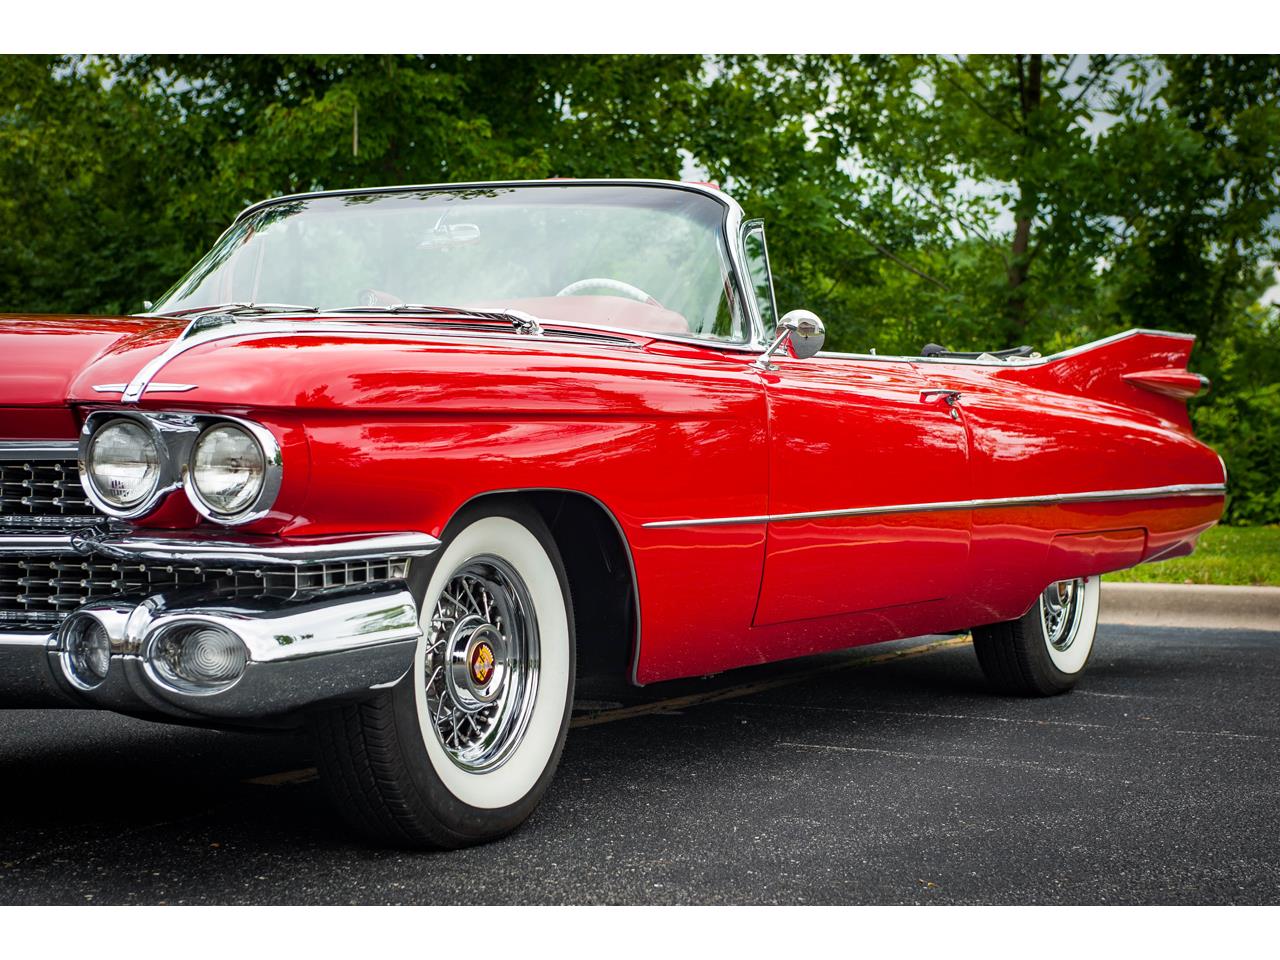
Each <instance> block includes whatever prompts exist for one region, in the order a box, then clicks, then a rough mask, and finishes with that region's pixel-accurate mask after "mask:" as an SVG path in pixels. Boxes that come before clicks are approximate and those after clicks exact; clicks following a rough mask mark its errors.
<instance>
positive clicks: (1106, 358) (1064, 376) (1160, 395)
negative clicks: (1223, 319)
mask: <svg viewBox="0 0 1280 960" xmlns="http://www.w3.org/2000/svg"><path fill="white" fill-rule="evenodd" d="M1195 339H1196V338H1195V337H1194V336H1192V335H1190V334H1186V333H1169V332H1166V331H1162V330H1130V331H1128V332H1127V333H1121V334H1117V335H1116V336H1114V337H1108V338H1107V339H1105V340H1098V341H1095V342H1094V343H1087V344H1085V345H1084V346H1080V347H1076V348H1075V349H1073V350H1067V351H1065V352H1064V353H1059V354H1055V355H1054V356H1052V357H1049V358H1048V362H1047V363H1046V364H1045V365H1044V366H1042V367H1040V368H1039V372H1040V373H1041V374H1042V376H1043V377H1044V381H1043V383H1042V385H1043V386H1044V387H1045V388H1047V389H1050V390H1066V391H1070V392H1072V393H1079V394H1081V395H1084V396H1089V397H1093V398H1095V399H1099V400H1108V401H1111V402H1113V403H1119V404H1122V405H1124V406H1128V407H1134V408H1136V409H1139V410H1145V411H1147V412H1149V413H1152V414H1154V415H1156V416H1157V417H1160V418H1161V419H1162V420H1168V421H1170V422H1172V423H1175V424H1177V425H1179V426H1181V427H1182V428H1183V429H1186V430H1188V431H1189V430H1190V429H1191V419H1190V417H1188V415H1187V401H1188V400H1190V399H1191V398H1192V397H1195V396H1199V395H1201V394H1204V393H1206V392H1208V390H1209V378H1208V377H1204V376H1201V375H1200V374H1198V373H1192V372H1190V371H1189V370H1187V361H1188V359H1189V358H1190V356H1191V347H1192V346H1193V345H1194V344H1195Z"/></svg>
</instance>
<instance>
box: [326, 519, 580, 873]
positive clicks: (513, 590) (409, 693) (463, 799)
mask: <svg viewBox="0 0 1280 960" xmlns="http://www.w3.org/2000/svg"><path fill="white" fill-rule="evenodd" d="M442 541H443V543H444V546H443V549H442V550H441V551H440V552H439V553H438V555H437V556H436V557H434V558H432V560H433V566H432V569H431V574H430V577H429V579H428V581H427V584H426V587H425V593H424V595H423V602H422V606H421V611H422V612H421V624H422V631H423V636H422V639H421V640H419V642H418V646H417V651H416V654H415V657H414V662H413V667H412V668H411V669H410V671H409V673H408V674H407V675H406V676H405V678H404V679H403V680H401V682H400V683H399V684H397V685H396V687H395V688H393V689H392V690H388V691H384V692H383V693H381V694H380V695H378V696H377V697H375V698H373V699H371V700H369V701H367V702H364V703H360V704H352V705H344V706H342V707H338V708H334V709H332V710H329V711H327V712H326V713H325V714H323V715H321V716H320V717H318V718H317V722H316V724H315V728H316V731H317V738H316V739H317V746H318V753H319V756H320V763H321V770H322V774H323V776H324V779H325V782H326V784H327V785H328V787H329V790H330V793H331V795H332V796H333V797H334V799H335V800H336V802H337V804H338V806H339V808H340V809H341V810H342V811H343V813H344V814H345V816H346V818H347V819H348V820H349V821H350V822H351V823H353V824H354V825H355V826H356V827H357V828H358V829H360V830H361V831H362V832H363V833H365V834H366V835H368V836H371V837H373V838H375V839H377V840H380V841H382V842H388V843H394V844H396V845H413V846H427V847H445V848H452V847H460V846H466V845H468V844H471V843H479V842H483V841H486V840H492V839H495V838H497V837H499V836H502V835H503V834H505V833H508V832H510V831H511V830H513V829H514V828H515V827H517V826H519V824H520V823H522V822H523V821H524V820H525V819H526V818H527V817H528V816H529V814H530V813H531V812H532V811H533V809H534V807H535V806H536V805H537V803H538V801H539V800H540V799H541V797H542V794H543V793H544V792H545V791H546V788H547V786H548V784H549V783H550V781H551V778H552V776H553V775H554V772H555V768H556V764H557V763H558V761H559V758H560V752H561V750H562V748H563V746H564V740H565V734H566V732H567V730H568V724H569V717H570V714H571V711H572V704H573V682H574V669H575V650H574V631H573V607H572V603H571V600H570V596H569V587H568V581H567V579H566V576H565V571H564V565H563V563H562V562H561V559H560V555H559V551H558V550H557V549H556V545H555V541H554V540H553V539H552V537H551V534H550V533H549V532H548V530H547V528H546V525H545V524H544V523H543V521H542V519H541V517H539V516H538V514H537V513H536V512H535V511H533V510H532V509H530V508H528V507H525V506H523V505H521V504H519V503H517V502H514V501H503V502H501V503H495V504H491V505H488V506H485V505H483V502H482V504H481V505H479V506H477V507H475V508H468V509H466V510H464V511H462V512H461V513H460V514H459V515H458V517H456V518H455V519H454V521H453V522H452V523H450V525H449V529H448V530H446V532H445V535H444V537H443V538H442Z"/></svg>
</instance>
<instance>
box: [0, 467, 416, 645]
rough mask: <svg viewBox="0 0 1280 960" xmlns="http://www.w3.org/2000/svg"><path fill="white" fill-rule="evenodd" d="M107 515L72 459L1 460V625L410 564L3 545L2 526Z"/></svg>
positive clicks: (295, 587)
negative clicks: (237, 563)
mask: <svg viewBox="0 0 1280 960" xmlns="http://www.w3.org/2000/svg"><path fill="white" fill-rule="evenodd" d="M105 520H106V518H105V517H104V516H103V515H102V514H101V513H99V512H98V511H97V510H96V509H94V507H93V505H92V504H91V503H90V502H89V500H88V499H87V498H86V497H85V495H84V488H83V487H81V485H80V476H79V473H78V472H77V469H76V461H75V460H59V459H37V458H31V459H25V460H0V632H3V631H5V630H21V631H37V632H39V631H52V630H53V629H54V627H56V626H57V625H58V624H59V623H60V622H61V621H62V619H63V618H64V617H66V616H67V614H69V613H71V611H73V610H75V609H76V608H77V607H79V606H81V605H82V604H85V603H88V602H89V601H91V600H101V599H104V598H106V597H111V596H116V595H118V594H129V595H133V596H139V595H147V594H152V593H159V592H162V591H165V590H174V589H180V588H183V587H208V588H209V589H210V590H211V591H212V590H215V589H216V590H217V592H218V594H219V595H220V596H233V597H235V596H239V597H249V596H254V597H278V598H280V599H288V598H291V597H295V596H298V595H300V594H311V593H317V592H322V591H325V590H334V589H339V588H342V587H350V586H357V585H359V584H362V583H385V582H387V581H389V580H401V579H404V577H405V576H407V575H408V571H409V561H408V560H407V559H391V560H368V561H366V560H361V561H339V562H330V563H315V564H308V565H306V566H301V567H281V566H263V567H260V568H251V569H242V568H241V569H225V568H215V567H198V566H178V565H171V564H163V563H134V562H126V561H113V560H109V559H105V558H102V557H86V556H84V555H82V554H79V553H66V554H53V555H49V554H23V553H17V552H5V546H4V533H5V531H6V530H9V531H15V530H32V529H35V530H48V529H52V528H66V529H75V528H77V527H84V526H94V525H97V524H98V523H99V522H100V521H105Z"/></svg>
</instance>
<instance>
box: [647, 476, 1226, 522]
mask: <svg viewBox="0 0 1280 960" xmlns="http://www.w3.org/2000/svg"><path fill="white" fill-rule="evenodd" d="M1226 492H1227V487H1226V484H1225V483H1175V484H1171V485H1169V486H1164V487H1135V488H1132V489H1128V490H1090V491H1086V492H1083V493H1051V494H1044V495H1040V496H1030V497H992V498H989V499H985V500H938V501H933V502H930V503H895V504H887V505H885V506H880V507H850V508H847V509H841V510H811V511H807V512H805V513H769V514H760V515H759V516H753V517H707V518H704V519H691V520H655V521H651V522H649V523H646V524H644V526H645V527H648V528H652V529H657V528H665V527H711V526H726V525H729V524H738V523H780V522H783V521H787V520H822V519H826V518H829V517H869V516H877V515H880V514H886V513H932V512H937V511H941V510H984V509H992V508H1000V507H1031V506H1047V505H1053V504H1056V503H1104V502H1107V501H1111V500H1147V499H1158V498H1161V497H1208V496H1221V495H1223V494H1225V493H1226Z"/></svg>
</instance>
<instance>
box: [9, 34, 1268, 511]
mask: <svg viewBox="0 0 1280 960" xmlns="http://www.w3.org/2000/svg"><path fill="white" fill-rule="evenodd" d="M691 170H698V171H703V172H704V175H705V176H706V177H707V178H708V179H712V180H715V181H717V182H719V183H721V184H722V185H723V186H725V187H726V189H728V190H730V191H731V192H732V193H733V194H734V196H736V197H737V198H738V199H739V200H740V201H741V202H742V203H743V204H744V206H746V207H747V209H748V212H749V213H751V214H752V215H758V216H763V217H765V218H766V219H767V220H768V222H769V249H770V255H771V258H772V261H773V266H774V273H775V277H776V288H777V292H778V298H779V301H780V306H781V307H782V309H784V310H785V309H787V308H789V307H793V306H806V307H809V308H811V309H813V310H816V311H817V312H818V313H820V314H821V315H822V316H823V317H824V318H825V319H826V320H827V325H828V330H829V343H830V344H831V346H832V347H833V348H835V349H845V350H857V351H865V350H868V349H871V348H875V349H876V350H878V351H879V352H881V353H899V354H902V353H906V354H910V353H915V352H917V351H918V350H919V349H920V347H921V346H922V345H923V344H924V343H925V342H929V341H932V342H937V343H942V344H945V345H947V346H950V347H953V348H957V349H980V348H992V347H1003V346H1009V345H1014V344H1018V343H1030V344H1033V345H1034V346H1036V347H1037V348H1038V349H1040V350H1041V351H1043V352H1048V351H1052V350H1056V349H1060V348H1063V347H1066V346H1071V345H1074V344H1077V343H1081V342H1084V341H1086V340H1089V339H1093V338H1096V337H1099V336H1105V335H1107V334H1110V333H1114V332H1117V331H1119V330H1123V329H1126V328H1128V327H1137V326H1141V327H1157V328H1163V329H1173V330H1183V331H1188V332H1191V333H1194V334H1196V335H1197V336H1198V337H1199V343H1198V345H1197V348H1196V352H1195V354H1194V355H1193V368H1194V369H1197V370H1199V371H1201V372H1204V373H1206V374H1207V375H1209V376H1210V377H1211V378H1213V380H1214V381H1215V389H1214V392H1213V393H1212V394H1211V395H1210V397H1209V398H1208V399H1207V400H1205V401H1198V402H1197V403H1196V404H1195V405H1194V407H1195V409H1194V417H1195V422H1196V425H1197V429H1198V430H1199V431H1200V433H1201V435H1202V436H1204V437H1205V438H1206V439H1207V440H1208V441H1209V442H1212V443H1214V444H1215V445H1216V446H1217V447H1218V449H1219V450H1220V451H1221V452H1222V454H1223V456H1224V458H1225V460H1226V462H1227V465H1228V468H1229V470H1230V472H1231V478H1232V496H1231V500H1230V504H1229V518H1230V520H1232V521H1233V522H1238V523H1259V522H1275V521H1277V520H1280V482H1278V477H1277V468H1276V466H1275V465H1276V463H1277V462H1278V461H1280V387H1277V383H1278V382H1280V316H1278V314H1277V308H1276V307H1275V306H1270V307H1264V306H1262V305H1260V303H1259V297H1260V296H1261V294H1262V293H1263V291H1264V290H1265V289H1266V288H1267V287H1268V286H1270V285H1273V284H1274V283H1275V274H1274V266H1275V263H1276V261H1277V260H1280V58H1277V57H1269V56H1193V57H1132V56H1102V55H1093V56H1088V57H1079V56H1077V57H1068V56H1056V55H1038V54H1024V55H1013V54H1006V55H990V56H968V57H963V58H954V57H952V58H948V57H938V56H862V57H849V56H830V57H829V56H715V57H700V56H572V57H569V56H565V57H560V56H508V57H491V56H475V57H472V56H460V55H449V56H401V55H394V56H392V55H388V56H374V57H363V56H311V55H288V56H253V57H247V56H140V57H2V58H0V237H3V239H2V240H0V307H3V309H5V310H32V311H49V312H61V311H85V312H124V311H130V310H136V309H138V307H139V305H140V302H141V300H142V298H143V297H154V296H155V295H157V294H158V293H159V292H161V291H163V290H165V289H167V288H168V287H169V286H170V285H171V283H172V282H173V281H174V279H176V278H177V277H178V276H179V275H181V274H182V273H183V272H184V271H185V270H186V269H187V268H188V267H189V266H190V265H191V264H192V263H194V262H195V260H196V259H198V257H199V256H200V254H201V253H203V252H204V251H205V250H207V249H208V247H209V246H210V245H211V244H212V242H213V241H214V239H216V237H217V236H218V234H219V233H220V232H221V230H222V229H223V228H224V227H225V226H226V224H227V223H228V222H229V221H230V219H231V218H232V217H233V216H234V215H235V213H236V212H238V211H239V210H240V209H241V208H242V207H243V206H244V205H246V204H247V203H250V202H252V201H254V200H257V199H260V198H262V197H264V196H271V195H278V194H282V193H289V192H295V191H299V190H308V189H314V188H325V187H329V188H332V187H339V186H342V187H345V186H373V185H380V184H394V183H428V182H441V181H450V180H453V181H457V180H468V179H493V178H507V177H511V178H520V177H543V176H654V177H679V176H681V174H682V173H687V172H688V171H691Z"/></svg>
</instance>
